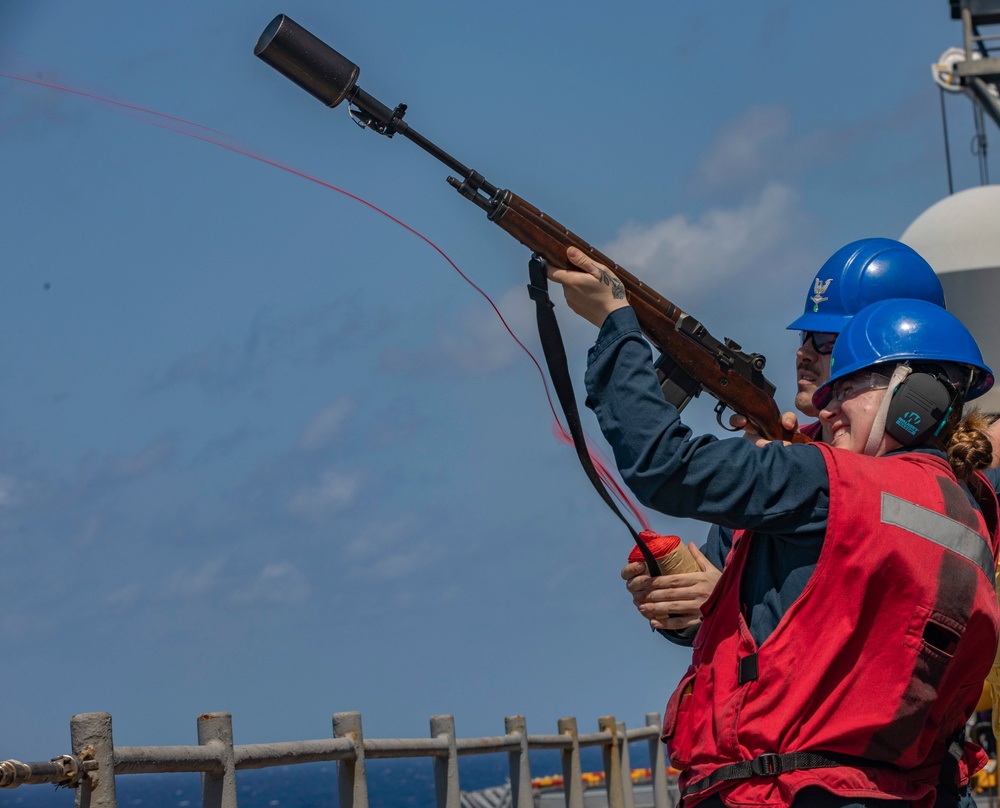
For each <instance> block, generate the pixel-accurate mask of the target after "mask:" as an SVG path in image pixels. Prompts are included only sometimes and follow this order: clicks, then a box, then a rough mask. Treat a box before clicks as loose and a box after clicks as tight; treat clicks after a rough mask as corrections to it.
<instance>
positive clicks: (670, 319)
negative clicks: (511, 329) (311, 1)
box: [254, 14, 808, 442]
mask: <svg viewBox="0 0 1000 808" xmlns="http://www.w3.org/2000/svg"><path fill="white" fill-rule="evenodd" d="M254 54H256V55H257V56H259V57H260V58H261V59H263V60H264V61H265V62H267V63H268V64H269V65H271V67H273V68H274V69H275V70H277V71H278V72H279V73H281V74H282V75H284V76H285V77H287V78H288V79H291V80H292V81H293V82H295V83H296V84H298V85H299V86H300V87H301V88H302V89H304V90H306V92H308V93H310V94H312V95H313V96H315V97H316V98H318V99H319V100H320V101H322V102H323V103H324V104H326V105H327V106H329V107H335V106H337V105H338V104H340V103H341V102H343V101H345V100H346V101H347V103H348V105H349V110H350V114H351V117H352V118H353V119H354V121H355V122H356V123H357V124H359V125H360V126H365V127H368V128H369V129H373V130H375V131H376V132H378V133H379V134H380V135H385V136H386V137H392V136H393V135H396V134H399V135H402V136H403V137H405V138H407V139H409V140H411V141H413V142H414V143H416V144H417V145H418V146H420V148H422V149H423V150H424V151H426V152H428V153H430V154H431V155H432V156H433V157H435V158H437V159H438V160H440V161H441V162H442V163H444V164H445V165H446V166H448V168H450V169H451V170H452V171H454V172H455V174H457V175H458V176H452V177H448V184H449V185H451V186H452V187H453V188H455V190H457V191H458V192H459V193H460V194H461V195H462V196H464V197H465V198H466V199H468V200H470V201H472V202H473V203H474V204H475V205H477V206H479V207H480V208H482V209H483V210H484V211H486V216H487V218H488V219H489V220H490V221H491V222H494V223H495V224H498V225H499V226H500V227H502V228H503V229H504V230H506V231H507V232H508V233H509V234H510V235H512V236H513V237H514V238H516V239H517V240H518V241H520V242H521V243H522V244H524V245H525V246H526V247H528V248H529V249H530V250H531V251H532V252H533V253H536V254H537V255H539V256H541V257H542V258H543V259H544V260H545V261H546V262H548V263H549V264H551V265H552V266H554V267H558V268H560V269H577V267H574V266H572V265H570V264H569V262H568V261H567V259H566V250H567V248H568V247H576V248H577V249H579V250H581V251H582V252H584V253H586V254H587V255H589V256H590V257H591V258H593V259H594V260H595V261H598V262H600V263H602V264H604V265H605V266H606V267H607V268H608V269H610V270H611V271H612V272H613V273H614V274H615V275H616V276H617V277H618V278H619V279H620V280H621V282H622V284H624V286H625V295H626V298H627V299H628V302H629V303H630V304H631V306H632V308H633V309H634V310H635V313H636V317H637V318H638V320H639V325H640V327H641V328H642V331H643V333H644V334H645V335H646V337H647V338H648V339H649V341H650V342H651V343H652V344H653V345H654V346H655V347H656V348H657V349H658V350H659V351H660V352H661V353H662V356H661V358H660V360H659V361H658V362H657V372H658V374H659V377H660V385H661V389H662V390H663V394H664V397H665V398H666V399H667V400H668V401H670V402H671V403H672V404H674V405H675V406H676V407H677V408H678V409H682V408H683V407H684V406H685V405H686V404H687V403H688V402H689V401H690V400H691V398H693V397H695V396H697V395H698V394H699V393H700V392H701V391H702V390H705V391H706V392H707V393H709V394H710V395H712V396H713V397H714V398H716V399H717V400H718V404H717V405H716V407H715V413H716V419H717V420H718V422H719V425H720V426H723V428H727V427H725V425H724V424H722V413H723V412H725V410H726V409H731V410H733V411H734V412H736V413H737V414H739V415H742V416H745V417H746V419H747V420H748V421H749V422H750V423H751V424H752V425H753V426H754V427H755V428H756V430H757V432H758V433H759V434H760V435H762V436H764V437H765V438H768V439H772V440H775V439H782V440H787V441H792V442H804V441H807V440H808V439H807V438H805V436H804V435H801V434H799V433H792V432H789V431H788V430H786V429H785V428H784V427H783V426H782V425H781V414H780V412H779V411H778V406H777V404H775V402H774V398H773V394H774V385H773V384H771V382H769V381H768V380H767V379H766V378H765V377H764V375H763V373H762V372H761V371H762V370H763V368H764V363H765V359H764V357H763V356H761V355H760V354H757V353H753V354H746V353H744V352H743V351H742V350H741V348H740V346H739V345H737V344H736V343H735V342H733V341H732V340H731V339H728V338H726V339H724V340H723V341H722V342H720V341H719V340H717V339H715V337H713V336H712V335H711V334H709V333H708V330H707V329H706V328H705V327H704V326H703V325H702V324H701V323H700V322H698V321H697V320H696V319H695V318H694V317H692V316H691V315H690V314H686V313H685V312H683V311H681V309H679V308H678V307H677V306H675V305H674V304H673V303H671V302H670V301H669V300H667V299H666V298H665V297H663V296H662V295H659V294H657V293H656V292H655V291H653V290H652V289H650V288H649V287H648V286H647V285H646V284H644V283H643V282H642V281H640V280H639V279H637V278H636V277H634V276H633V275H631V274H630V273H629V272H627V271H626V270H624V269H622V268H621V267H620V266H618V264H616V263H615V262H614V261H612V260H611V259H610V258H608V257H607V256H606V255H604V254H602V253H600V252H599V251H597V250H596V249H594V248H593V247H592V246H590V245H589V244H588V243H587V242H586V241H584V240H583V239H581V238H580V237H579V236H577V235H575V234H574V233H571V232H570V231H569V230H567V229H566V228H565V227H563V226H562V225H561V224H559V222H557V221H555V220H554V219H551V218H549V217H548V216H547V215H546V214H544V213H543V212H542V211H540V210H539V209H538V208H536V207H534V206H533V205H530V204H529V203H527V202H525V201H524V200H523V199H521V198H520V197H519V196H517V195H516V194H514V193H512V192H511V191H508V190H504V189H502V188H497V187H496V186H495V185H493V184H492V183H490V182H488V181H487V180H486V178H485V177H483V176H482V175H481V174H478V173H477V172H475V171H473V170H472V169H470V168H467V167H466V166H464V165H462V164H461V163H460V162H458V161H457V160H456V159H455V158H454V157H452V156H451V155H449V154H447V153H446V152H444V151H442V150H441V149H440V148H438V147H437V146H435V145H434V144H433V143H431V142H430V141H429V140H427V139H426V138H425V137H423V136H422V135H420V134H418V133H417V132H415V131H414V130H413V129H412V128H410V126H409V124H407V123H406V122H405V121H404V120H403V116H404V114H405V113H406V105H405V104H399V105H398V106H397V107H396V108H395V109H391V110H390V109H389V108H388V107H386V106H385V105H384V104H382V103H381V102H379V101H378V100H376V99H375V98H372V96H370V95H369V94H368V93H366V92H365V91H364V90H362V89H361V88H360V87H358V85H357V83H356V82H357V78H358V73H359V72H360V70H359V68H358V66H357V65H356V64H354V63H353V62H351V61H350V60H349V59H347V58H346V57H344V56H342V55H341V54H339V53H337V51H335V50H333V48H331V47H329V46H328V45H327V44H326V43H324V42H323V41H321V40H320V39H317V38H316V37H315V36H313V35H312V34H310V33H309V32H308V31H306V30H305V29H304V28H302V27H301V26H300V25H298V24H297V23H295V22H293V21H292V20H291V19H289V18H288V17H286V16H285V15H283V14H279V15H278V16H277V17H275V18H274V20H272V21H271V23H270V25H268V26H267V28H265V29H264V32H263V33H262V34H261V36H260V39H259V40H258V42H257V46H256V47H255V48H254Z"/></svg>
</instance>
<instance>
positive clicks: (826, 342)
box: [799, 331, 837, 356]
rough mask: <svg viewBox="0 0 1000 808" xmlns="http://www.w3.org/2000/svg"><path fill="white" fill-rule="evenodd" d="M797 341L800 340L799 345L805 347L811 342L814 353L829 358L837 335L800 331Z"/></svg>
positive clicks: (824, 332)
mask: <svg viewBox="0 0 1000 808" xmlns="http://www.w3.org/2000/svg"><path fill="white" fill-rule="evenodd" d="M799 339H801V340H802V341H801V342H800V343H799V344H800V345H805V344H806V343H807V342H808V341H809V340H812V344H813V347H814V348H815V349H816V353H818V354H821V355H822V356H829V355H830V354H831V353H833V343H835V342H836V341H837V335H836V334H830V333H828V332H826V331H800V332H799Z"/></svg>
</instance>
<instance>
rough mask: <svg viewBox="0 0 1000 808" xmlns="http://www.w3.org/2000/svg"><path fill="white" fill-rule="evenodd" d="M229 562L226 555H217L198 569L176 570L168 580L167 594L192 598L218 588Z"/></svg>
mask: <svg viewBox="0 0 1000 808" xmlns="http://www.w3.org/2000/svg"><path fill="white" fill-rule="evenodd" d="M228 562H229V560H228V558H227V557H226V556H216V557H215V558H210V559H209V560H208V561H206V562H205V563H204V564H202V565H201V567H199V568H198V569H196V570H185V569H179V570H177V571H175V572H174V573H173V574H172V575H171V576H170V580H169V581H168V582H167V594H168V595H169V596H173V597H179V598H191V597H197V596H199V595H203V594H206V593H209V592H212V591H214V590H217V589H218V588H219V586H220V580H221V574H222V571H223V570H224V569H225V568H226V565H227V564H228Z"/></svg>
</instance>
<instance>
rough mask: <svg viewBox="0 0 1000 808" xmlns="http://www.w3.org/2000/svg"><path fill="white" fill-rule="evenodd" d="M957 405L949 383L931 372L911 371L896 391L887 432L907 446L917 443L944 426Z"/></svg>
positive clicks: (893, 396)
mask: <svg viewBox="0 0 1000 808" xmlns="http://www.w3.org/2000/svg"><path fill="white" fill-rule="evenodd" d="M953 406H954V395H953V394H952V392H951V391H950V390H949V388H948V386H947V385H946V384H945V383H944V382H943V381H941V379H939V378H938V377H937V376H934V375H932V374H930V373H911V374H910V375H909V376H907V377H906V378H905V379H904V380H903V381H902V382H901V383H900V384H899V386H898V387H896V389H895V390H894V391H893V393H892V400H891V401H890V402H889V409H888V412H887V413H886V419H885V433H886V434H887V435H889V436H890V437H892V438H895V439H896V440H898V441H899V442H900V443H901V444H903V446H916V445H917V444H919V443H923V442H924V441H925V440H926V439H927V438H929V437H932V436H933V435H937V434H938V432H940V431H941V429H943V428H944V425H945V422H946V421H947V420H948V416H949V415H951V411H952V407H953Z"/></svg>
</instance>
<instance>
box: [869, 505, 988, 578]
mask: <svg viewBox="0 0 1000 808" xmlns="http://www.w3.org/2000/svg"><path fill="white" fill-rule="evenodd" d="M882 524H884V525H893V526H894V527H898V528H902V529H903V530H906V531H908V532H909V533H913V534H915V535H917V536H920V537H921V538H924V539H927V541H930V542H934V544H937V545H938V546H940V547H944V548H945V549H947V550H951V551H952V552H953V553H957V554H958V555H960V556H962V558H966V559H968V560H969V561H971V562H972V563H973V564H975V565H976V566H977V567H979V569H981V570H982V571H983V575H985V576H986V577H987V579H988V580H989V581H990V582H991V584H992V585H993V587H994V588H996V580H995V573H994V564H993V553H992V552H991V551H990V548H989V545H988V544H986V542H985V541H983V537H982V536H981V535H979V532H978V531H976V530H974V529H973V528H971V527H969V526H968V525H963V524H962V523H961V522H956V521H955V520H954V519H949V518H948V517H947V516H944V515H943V514H940V513H936V512H935V511H931V510H928V509H927V508H922V507H921V506H919V505H914V504H913V503H912V502H907V501H906V500H905V499H900V498H899V497H896V496H893V495H892V494H888V493H886V492H884V491H883V492H882Z"/></svg>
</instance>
